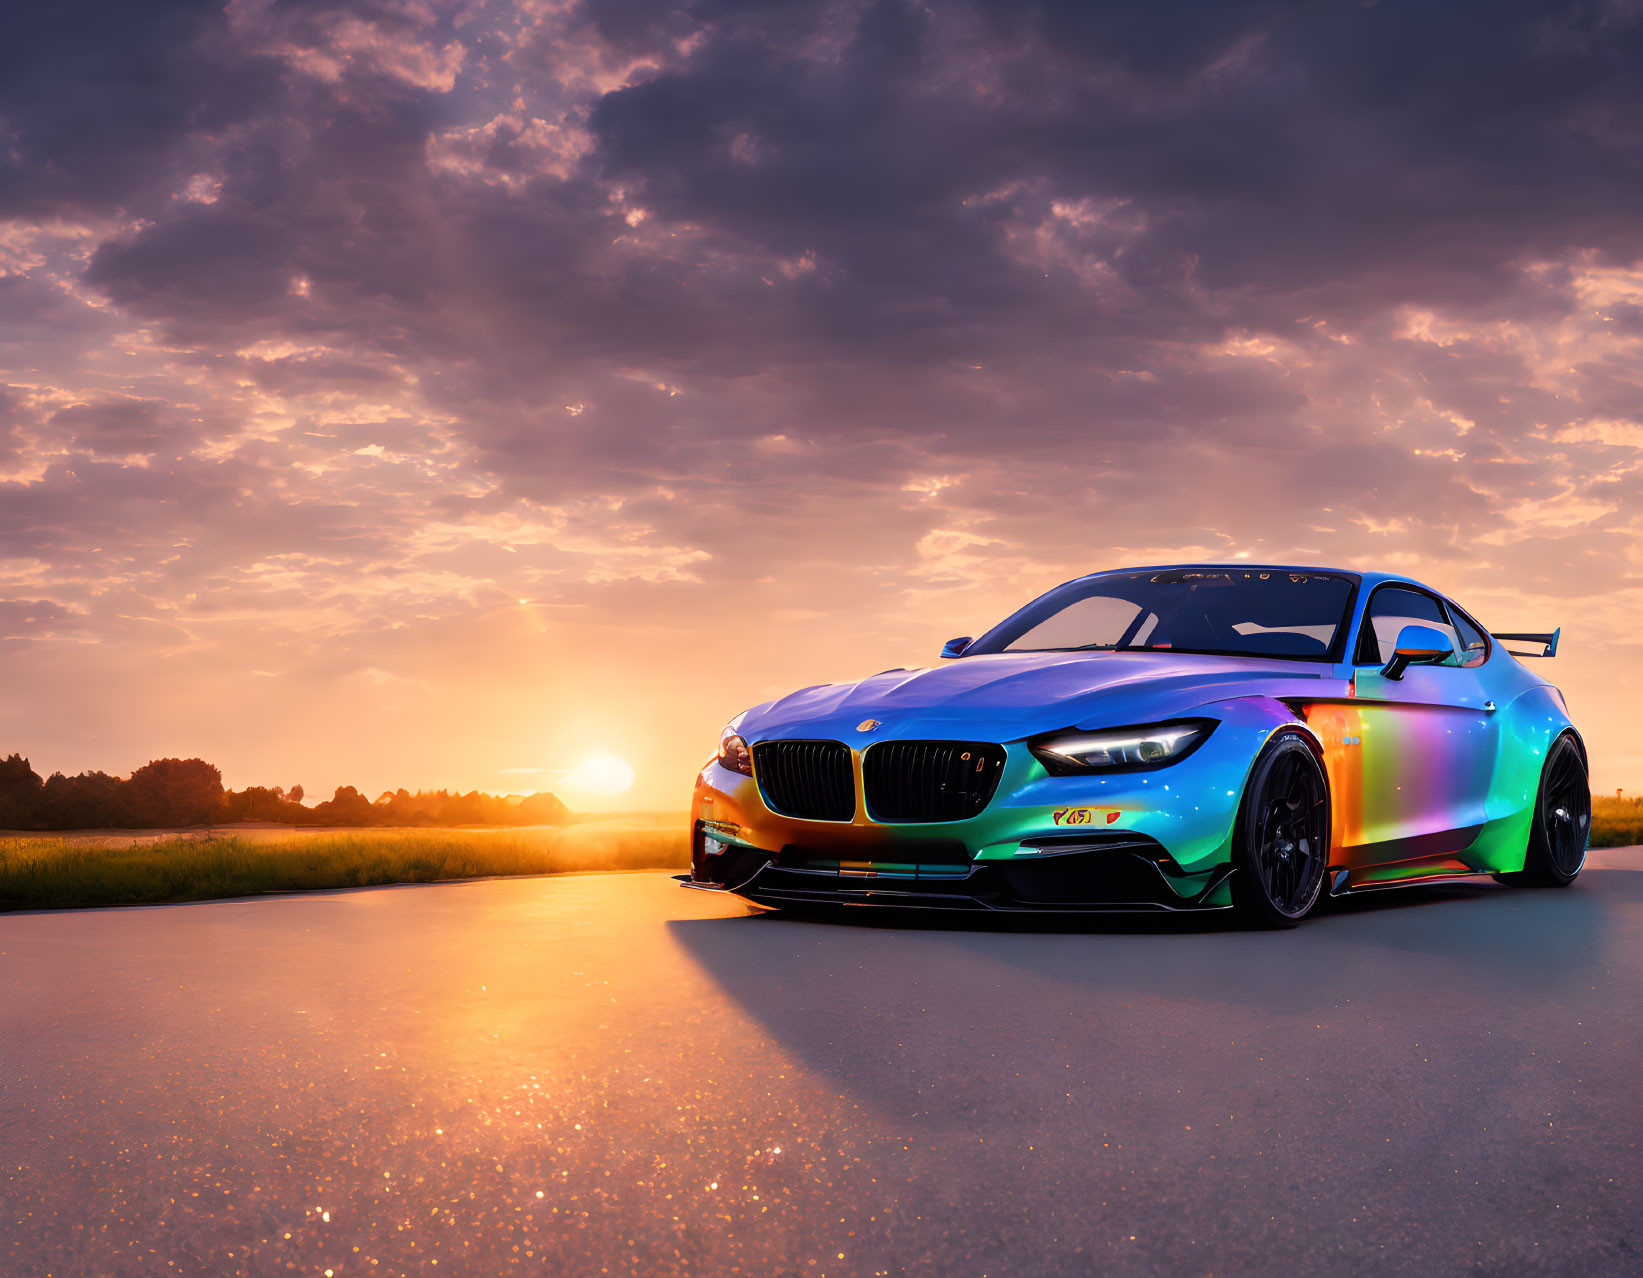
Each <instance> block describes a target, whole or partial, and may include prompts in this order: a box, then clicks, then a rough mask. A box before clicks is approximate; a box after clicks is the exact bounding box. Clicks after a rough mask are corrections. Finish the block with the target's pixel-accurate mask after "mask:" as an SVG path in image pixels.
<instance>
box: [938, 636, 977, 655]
mask: <svg viewBox="0 0 1643 1278" xmlns="http://www.w3.org/2000/svg"><path fill="white" fill-rule="evenodd" d="M974 642H975V640H974V639H972V638H970V636H969V635H960V636H959V637H958V638H957V639H949V640H948V641H947V642H946V643H944V644H942V645H941V659H942V660H943V661H947V660H950V659H951V658H953V657H962V656H963V655H964V650H965V649H966V648H968V647H969V646H970V645H971V644H972V643H974Z"/></svg>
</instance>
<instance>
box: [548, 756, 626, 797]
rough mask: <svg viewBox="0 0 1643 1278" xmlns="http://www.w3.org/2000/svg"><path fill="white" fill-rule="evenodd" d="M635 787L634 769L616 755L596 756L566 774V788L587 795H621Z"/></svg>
mask: <svg viewBox="0 0 1643 1278" xmlns="http://www.w3.org/2000/svg"><path fill="white" fill-rule="evenodd" d="M632 785H633V769H632V768H630V767H629V766H628V765H627V762H626V760H623V759H618V758H617V757H616V756H615V755H614V754H596V755H594V756H593V757H592V758H590V759H587V760H585V761H584V762H583V763H582V764H581V765H580V766H578V767H576V768H573V769H572V770H571V771H570V772H568V773H566V774H565V780H564V786H565V788H566V789H567V790H574V791H576V792H577V793H579V794H585V795H611V794H621V793H622V792H623V791H624V790H627V789H630V788H631V787H632Z"/></svg>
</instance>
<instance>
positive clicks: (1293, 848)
mask: <svg viewBox="0 0 1643 1278" xmlns="http://www.w3.org/2000/svg"><path fill="white" fill-rule="evenodd" d="M1232 863H1233V866H1234V872H1233V875H1232V884H1231V886H1232V903H1233V905H1234V906H1235V907H1236V908H1237V910H1238V913H1239V914H1240V915H1242V916H1243V918H1244V920H1245V921H1246V922H1248V923H1251V924H1253V925H1255V926H1258V927H1294V926H1295V925H1296V924H1297V923H1299V922H1300V921H1301V920H1302V919H1304V918H1305V917H1306V916H1307V914H1308V913H1309V912H1310V911H1311V909H1312V907H1313V906H1314V905H1316V904H1317V903H1318V896H1319V894H1320V893H1321V892H1322V890H1323V882H1324V871H1325V869H1326V867H1327V866H1328V864H1329V783H1328V781H1327V780H1326V779H1325V777H1324V770H1323V765H1322V764H1320V763H1319V762H1318V756H1317V755H1316V754H1314V753H1313V751H1312V747H1311V746H1309V745H1308V744H1307V743H1306V742H1305V741H1304V740H1303V739H1302V738H1301V737H1300V735H1299V734H1298V733H1294V732H1281V733H1279V734H1278V735H1276V736H1274V737H1273V738H1272V739H1271V740H1270V741H1268V742H1267V744H1266V746H1265V748H1264V749H1262V751H1261V753H1260V755H1259V756H1257V758H1256V760H1255V766H1254V767H1253V768H1251V769H1250V774H1249V783H1248V784H1247V785H1246V786H1245V787H1244V800H1243V803H1242V805H1241V806H1240V808H1239V811H1238V827H1237V829H1236V830H1235V831H1234V832H1233V840H1232Z"/></svg>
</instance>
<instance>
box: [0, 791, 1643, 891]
mask: <svg viewBox="0 0 1643 1278" xmlns="http://www.w3.org/2000/svg"><path fill="white" fill-rule="evenodd" d="M1592 809H1593V810H1592V846H1593V847H1625V846H1629V845H1632V844H1639V843H1643V799H1616V798H1598V799H1595V800H1594V801H1593V804H1592ZM685 825H686V822H685V819H684V818H683V817H682V816H671V815H667V816H648V817H619V818H612V819H608V820H593V821H585V822H580V823H578V824H576V825H571V826H564V827H535V828H530V829H523V830H350V831H339V832H334V833H331V832H328V833H316V834H301V833H292V834H285V833H283V832H279V833H275V832H271V831H268V830H256V831H247V832H245V833H242V834H213V835H210V836H207V835H203V834H189V835H179V836H176V837H170V838H166V837H161V838H156V839H152V840H149V841H129V840H127V841H123V845H110V844H108V843H99V842H97V841H96V840H95V839H84V838H82V839H67V838H21V839H0V910H31V909H63V908H70V907H80V906H93V905H150V904H161V903H163V902H168V901H205V900H213V899H217V898H221V897H229V896H255V895H257V894H258V893H261V892H304V891H315V890H318V889H322V888H347V887H369V886H372V885H375V884H382V883H433V882H438V881H441V880H446V879H476V878H490V877H505V876H508V875H521V874H556V873H563V872H567V871H572V870H643V869H683V868H685V867H687V866H688V865H689V863H690V854H689V850H688V848H687V846H686V837H685Z"/></svg>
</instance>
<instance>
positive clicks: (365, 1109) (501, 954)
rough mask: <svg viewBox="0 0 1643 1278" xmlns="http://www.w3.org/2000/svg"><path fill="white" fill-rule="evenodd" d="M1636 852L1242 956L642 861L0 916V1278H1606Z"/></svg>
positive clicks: (1333, 922) (1637, 942) (1318, 926)
mask: <svg viewBox="0 0 1643 1278" xmlns="http://www.w3.org/2000/svg"><path fill="white" fill-rule="evenodd" d="M1640 858H1643V854H1639V853H1636V852H1625V853H1607V854H1604V853H1594V854H1593V862H1592V868H1591V869H1590V870H1589V871H1588V873H1587V874H1586V875H1585V876H1584V877H1583V878H1582V879H1581V881H1580V882H1579V883H1578V884H1577V885H1576V887H1575V888H1573V889H1571V890H1570V891H1567V892H1561V893H1556V892H1544V893H1518V892H1511V891H1507V890H1505V889H1498V888H1495V887H1493V886H1492V885H1489V886H1483V887H1478V888H1470V887H1468V888H1452V889H1430V890H1427V891H1424V892H1417V893H1404V894H1395V895H1392V896H1384V897H1382V898H1380V899H1379V900H1376V901H1369V902H1364V903H1357V902H1354V903H1352V904H1351V905H1350V907H1346V908H1338V909H1336V910H1334V911H1332V912H1331V913H1330V914H1328V915H1326V916H1324V917H1322V918H1320V919H1318V920H1315V921H1314V922H1313V923H1311V924H1310V925H1308V926H1307V927H1305V928H1303V929H1301V930H1299V931H1298V932H1294V933H1289V934H1282V935H1256V934H1248V933H1242V932H1238V931H1234V930H1229V929H1227V928H1225V927H1224V926H1221V925H1219V924H1216V925H1213V926H1209V927H1197V928H1193V927H1183V926H1180V925H1177V924H1172V923H1169V922H1167V921H1166V922H1161V923H1156V924H1155V923H1143V924H1134V923H1127V924H1119V925H1114V924H1102V923H1094V924H1077V925H1074V926H1073V927H1072V928H1071V929H1069V930H1058V929H1056V928H1052V927H1045V926H1028V927H1020V926H1008V927H996V928H988V927H970V926H932V925H930V924H928V923H925V924H918V925H906V924H905V923H903V922H902V921H901V920H895V919H892V920H888V921H886V920H883V919H879V918H874V919H871V920H868V921H866V922H864V923H858V924H839V923H828V922H815V921H802V920H800V921H795V920H789V919H785V918H782V917H779V916H774V915H766V916H761V915H757V914H754V913H753V912H752V911H750V910H749V909H747V908H745V907H743V906H742V905H741V904H740V903H738V902H734V901H727V900H724V899H721V898H716V897H712V896H707V895H705V894H699V893H686V892H682V891H679V890H678V889H677V888H676V887H675V885H674V884H672V883H671V882H670V881H669V880H668V879H667V878H666V877H665V876H661V875H653V874H623V875H590V876H570V877H559V878H546V879H530V880H504V881H493V882H486V883H466V884H445V885H430V886H423V887H414V888H388V889H375V890H365V891H357V892H345V893H333V894H322V895H314V896H306V897H281V898H265V899H261V900H254V901H236V902H221V903H210V904H199V905H187V906H175V907H163V908H155V909H136V910H118V911H102V912H83V913H81V912H77V913H64V914H36V915H12V916H4V917H0V1157H3V1160H4V1176H3V1177H0V1224H3V1226H4V1235H3V1239H0V1270H3V1271H4V1272H6V1273H8V1274H9V1273H20V1274H22V1273H28V1274H33V1273H53V1274H101V1273H117V1274H208V1275H217V1274H241V1273H243V1274H267V1273H293V1272H294V1273H300V1274H316V1275H321V1274H325V1273H327V1272H330V1273H331V1274H332V1275H333V1276H339V1275H354V1274H400V1273H419V1274H420V1273H453V1274H480V1275H483V1274H500V1273H507V1272H536V1271H541V1272H553V1273H576V1274H581V1273H589V1274H597V1273H602V1272H605V1273H611V1274H635V1275H639V1274H644V1275H650V1274H664V1273H708V1274H720V1273H744V1274H812V1275H821V1274H835V1275H843V1274H900V1273H916V1274H931V1275H937V1274H940V1275H945V1274H959V1273H962V1274H1005V1273H1022V1272H1030V1273H1043V1274H1059V1273H1067V1274H1083V1273H1089V1272H1092V1271H1103V1272H1108V1271H1110V1272H1135V1273H1141V1272H1149V1271H1160V1270H1168V1271H1175V1272H1194V1273H1207V1272H1210V1271H1213V1272H1215V1273H1272V1272H1308V1271H1311V1272H1317V1271H1319V1270H1325V1269H1335V1270H1342V1269H1345V1270H1351V1269H1364V1270H1373V1271H1374V1272H1379V1273H1387V1272H1410V1273H1416V1272H1421V1273H1431V1272H1439V1271H1443V1270H1446V1269H1447V1270H1456V1269H1461V1268H1469V1267H1470V1268H1476V1267H1481V1268H1483V1269H1485V1270H1492V1271H1497V1272H1498V1271H1508V1272H1533V1271H1544V1272H1553V1271H1560V1270H1566V1269H1571V1268H1579V1269H1581V1270H1584V1271H1586V1272H1589V1273H1611V1272H1612V1273H1621V1272H1636V1265H1637V1263H1638V1259H1637V1258H1638V1256H1639V1255H1640V1254H1643V1251H1640V1249H1643V1233H1640V1229H1639V1220H1640V1217H1643V1208H1640V1201H1639V1171H1640V1169H1643V1162H1640V1157H1639V1153H1638V1149H1637V1138H1638V1131H1639V1126H1640V1124H1639V1118H1640V1116H1643V1110H1640V1108H1639V1105H1638V1102H1637V1099H1636V1096H1637V1092H1636V1085H1635V1079H1636V1070H1637V1065H1638V1062H1639V1061H1640V1060H1643V1050H1640V1049H1643V1034H1640V1029H1639V1023H1638V1019H1637V1016H1636V990H1637V988H1638V980H1639V976H1640V975H1643V936H1640V933H1639V920H1640V913H1643V912H1640V909H1639V904H1640V899H1643V875H1640V874H1639V873H1638V867H1643V859H1640Z"/></svg>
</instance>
